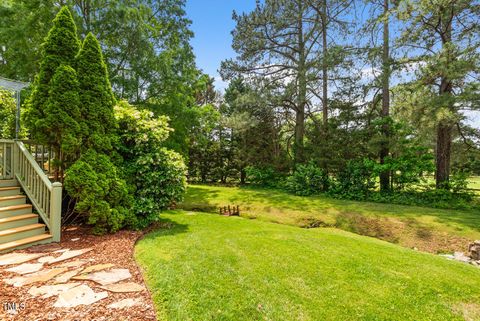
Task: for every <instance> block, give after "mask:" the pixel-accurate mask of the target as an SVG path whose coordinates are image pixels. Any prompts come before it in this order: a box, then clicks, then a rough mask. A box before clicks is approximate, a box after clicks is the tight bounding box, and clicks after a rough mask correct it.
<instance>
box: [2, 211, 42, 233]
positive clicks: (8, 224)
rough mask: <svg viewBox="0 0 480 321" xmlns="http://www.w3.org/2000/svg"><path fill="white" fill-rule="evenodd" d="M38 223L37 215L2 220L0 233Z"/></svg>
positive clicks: (17, 216) (24, 215) (30, 214)
mask: <svg viewBox="0 0 480 321" xmlns="http://www.w3.org/2000/svg"><path fill="white" fill-rule="evenodd" d="M36 223H38V215H37V214H32V213H29V214H23V215H16V216H9V217H4V218H0V231H2V230H8V229H11V228H15V227H20V226H24V225H30V224H36Z"/></svg>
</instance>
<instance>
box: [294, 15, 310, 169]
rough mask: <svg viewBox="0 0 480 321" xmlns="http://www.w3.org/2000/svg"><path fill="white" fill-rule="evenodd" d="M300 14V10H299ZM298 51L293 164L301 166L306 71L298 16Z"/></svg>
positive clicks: (301, 23) (302, 157)
mask: <svg viewBox="0 0 480 321" xmlns="http://www.w3.org/2000/svg"><path fill="white" fill-rule="evenodd" d="M300 12H301V10H300ZM298 49H299V59H298V60H299V62H298V70H297V95H298V97H297V103H296V109H297V110H296V115H295V144H294V162H295V164H301V163H303V161H304V145H303V139H304V136H305V106H306V101H307V71H306V66H305V43H304V39H303V18H302V15H301V14H300V16H299V19H298Z"/></svg>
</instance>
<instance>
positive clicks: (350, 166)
mask: <svg viewBox="0 0 480 321" xmlns="http://www.w3.org/2000/svg"><path fill="white" fill-rule="evenodd" d="M375 165H376V163H375V162H373V161H371V160H369V159H366V158H365V159H359V160H351V161H349V162H347V165H346V166H345V168H344V169H343V170H341V171H340V172H339V173H338V175H337V178H336V182H335V184H334V187H333V189H332V190H331V193H332V194H335V195H336V196H339V197H342V198H348V199H354V200H363V199H365V198H366V197H367V196H368V194H370V192H371V191H372V190H373V189H374V188H375V178H376V173H375Z"/></svg>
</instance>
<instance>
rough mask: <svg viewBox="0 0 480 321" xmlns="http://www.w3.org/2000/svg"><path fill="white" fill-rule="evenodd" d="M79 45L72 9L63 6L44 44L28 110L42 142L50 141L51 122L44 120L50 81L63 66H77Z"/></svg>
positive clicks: (33, 135) (29, 123) (31, 127)
mask: <svg viewBox="0 0 480 321" xmlns="http://www.w3.org/2000/svg"><path fill="white" fill-rule="evenodd" d="M79 48H80V42H79V40H78V38H77V28H76V26H75V22H74V21H73V18H72V15H71V13H70V11H69V10H68V8H67V7H63V8H62V9H60V11H59V12H58V14H57V16H56V17H55V19H54V20H53V27H52V28H51V29H50V31H49V33H48V35H47V37H46V39H45V42H44V44H43V45H42V60H41V63H40V71H39V73H38V75H37V77H36V79H35V82H34V88H33V92H32V95H31V97H30V99H29V101H28V107H27V110H26V113H25V120H26V125H27V127H28V128H29V130H30V135H31V138H33V139H35V140H36V141H37V142H39V143H46V142H47V141H48V140H49V133H48V132H49V129H48V127H45V124H47V122H45V121H42V120H43V119H44V118H45V117H46V116H47V115H46V111H45V106H46V103H47V100H48V99H49V94H50V90H49V84H50V81H51V80H52V78H53V76H54V74H55V72H56V70H57V68H58V67H59V66H61V65H70V66H73V65H74V63H75V56H76V55H77V54H78V50H79Z"/></svg>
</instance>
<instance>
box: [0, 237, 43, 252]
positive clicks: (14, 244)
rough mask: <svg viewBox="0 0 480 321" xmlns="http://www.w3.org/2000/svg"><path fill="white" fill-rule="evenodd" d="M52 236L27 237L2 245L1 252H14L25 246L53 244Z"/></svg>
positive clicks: (0, 246)
mask: <svg viewBox="0 0 480 321" xmlns="http://www.w3.org/2000/svg"><path fill="white" fill-rule="evenodd" d="M51 238H52V236H51V235H50V234H46V233H45V234H41V235H35V236H32V237H27V238H24V239H21V240H16V241H12V242H8V243H4V244H0V252H3V251H8V250H13V249H16V248H22V247H25V246H30V245H34V244H36V243H40V242H41V243H48V242H51Z"/></svg>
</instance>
